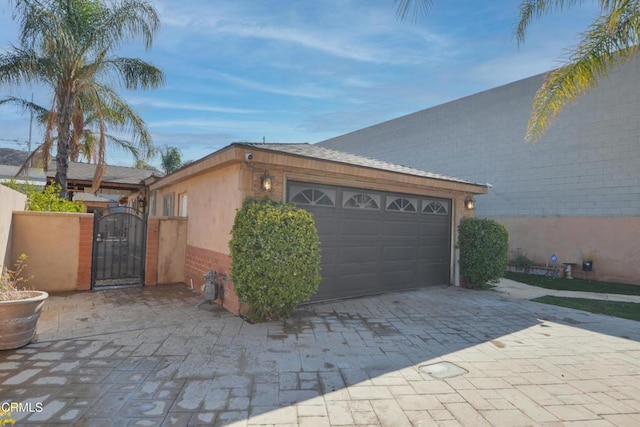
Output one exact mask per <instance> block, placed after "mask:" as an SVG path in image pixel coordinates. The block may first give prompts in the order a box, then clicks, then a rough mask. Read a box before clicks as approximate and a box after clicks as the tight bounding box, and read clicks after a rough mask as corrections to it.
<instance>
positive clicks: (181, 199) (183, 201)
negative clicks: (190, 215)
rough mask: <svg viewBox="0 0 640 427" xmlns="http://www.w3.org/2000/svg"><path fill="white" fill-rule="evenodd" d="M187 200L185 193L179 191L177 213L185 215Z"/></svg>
mask: <svg viewBox="0 0 640 427" xmlns="http://www.w3.org/2000/svg"><path fill="white" fill-rule="evenodd" d="M188 201H189V199H188V198H187V193H181V194H179V195H178V206H179V209H180V212H178V215H180V216H187V205H188Z"/></svg>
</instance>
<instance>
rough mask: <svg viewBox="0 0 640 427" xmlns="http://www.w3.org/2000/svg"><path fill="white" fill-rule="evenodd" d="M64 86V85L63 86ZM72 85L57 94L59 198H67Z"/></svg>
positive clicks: (73, 98)
mask: <svg viewBox="0 0 640 427" xmlns="http://www.w3.org/2000/svg"><path fill="white" fill-rule="evenodd" d="M63 86H66V85H63ZM71 87H72V85H68V86H66V87H63V88H62V89H63V90H61V91H60V92H61V93H59V94H58V97H57V98H58V102H59V105H58V111H60V114H59V115H58V147H57V153H56V183H57V184H58V185H60V197H62V198H63V199H67V198H68V196H69V195H68V191H67V174H68V172H69V142H70V141H71V120H72V116H73V108H72V107H73V105H74V102H75V92H74V91H73V89H72V88H71Z"/></svg>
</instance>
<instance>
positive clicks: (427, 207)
mask: <svg viewBox="0 0 640 427" xmlns="http://www.w3.org/2000/svg"><path fill="white" fill-rule="evenodd" d="M423 203H424V207H423V208H422V213H425V214H435V215H446V214H447V213H449V209H447V207H448V203H447V202H438V201H435V200H425V201H424V202H423Z"/></svg>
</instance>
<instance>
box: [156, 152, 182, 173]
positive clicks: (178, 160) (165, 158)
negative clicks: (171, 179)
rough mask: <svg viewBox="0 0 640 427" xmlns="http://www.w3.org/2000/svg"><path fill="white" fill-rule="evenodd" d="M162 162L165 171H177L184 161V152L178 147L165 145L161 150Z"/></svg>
mask: <svg viewBox="0 0 640 427" xmlns="http://www.w3.org/2000/svg"><path fill="white" fill-rule="evenodd" d="M160 164H161V166H162V170H163V171H164V173H167V174H169V173H171V172H174V171H177V170H178V169H180V168H181V167H182V166H184V163H182V153H181V152H180V149H178V148H177V147H171V146H165V147H164V148H163V149H161V150H160Z"/></svg>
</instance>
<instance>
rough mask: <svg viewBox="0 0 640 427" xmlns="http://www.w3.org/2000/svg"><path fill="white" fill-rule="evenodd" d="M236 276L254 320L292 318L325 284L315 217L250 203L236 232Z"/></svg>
mask: <svg viewBox="0 0 640 427" xmlns="http://www.w3.org/2000/svg"><path fill="white" fill-rule="evenodd" d="M231 235H232V238H231V241H230V243H229V248H230V251H231V276H232V280H233V286H234V289H235V292H236V294H237V295H238V297H239V298H240V300H241V301H242V302H245V303H247V304H249V306H250V311H249V313H248V317H249V319H250V320H252V321H268V320H275V319H280V318H283V317H287V316H289V314H290V313H291V312H292V311H293V310H294V309H295V308H296V306H297V305H298V304H300V303H301V302H304V301H308V300H309V298H311V296H312V295H313V294H314V293H315V292H316V291H317V290H318V284H319V283H320V279H321V277H320V242H319V239H318V231H317V230H316V226H315V222H314V221H313V216H312V215H311V213H309V212H307V211H305V210H303V209H298V208H296V207H295V206H293V205H291V204H284V203H277V202H273V201H271V200H268V199H267V200H264V201H256V200H254V199H247V200H246V201H245V202H244V204H243V206H242V209H241V210H239V211H238V213H237V214H236V217H235V221H234V224H233V229H232V230H231Z"/></svg>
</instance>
